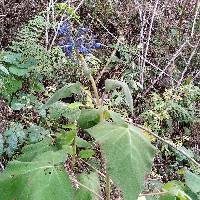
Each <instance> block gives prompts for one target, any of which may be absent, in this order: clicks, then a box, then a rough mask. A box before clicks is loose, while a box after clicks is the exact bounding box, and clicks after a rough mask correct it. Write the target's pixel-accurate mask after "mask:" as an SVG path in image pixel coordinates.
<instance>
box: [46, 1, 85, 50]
mask: <svg viewBox="0 0 200 200" xmlns="http://www.w3.org/2000/svg"><path fill="white" fill-rule="evenodd" d="M83 3H84V0H82V1H81V2H80V3H79V5H78V6H77V7H76V8H75V9H74V13H76V11H77V10H78V9H79V8H80V7H81V6H82V4H83ZM71 16H72V14H71V15H70V16H69V17H68V18H67V19H69V18H70V17H71ZM64 17H65V13H64V14H63V15H62V17H61V19H60V22H59V23H58V27H57V30H56V32H55V35H54V37H53V40H52V42H51V45H50V49H51V48H52V46H53V45H54V42H55V40H56V38H57V36H58V31H59V29H60V27H61V25H62V23H63V20H64Z"/></svg>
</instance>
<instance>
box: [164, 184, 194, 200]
mask: <svg viewBox="0 0 200 200" xmlns="http://www.w3.org/2000/svg"><path fill="white" fill-rule="evenodd" d="M184 188H185V186H184V184H183V183H182V182H180V181H171V182H168V183H166V184H165V185H164V186H163V190H165V191H167V192H169V194H170V195H172V196H176V197H178V199H180V200H192V199H191V198H190V197H189V196H188V195H187V194H186V193H185V191H184Z"/></svg>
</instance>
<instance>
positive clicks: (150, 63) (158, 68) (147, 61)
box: [138, 55, 178, 82]
mask: <svg viewBox="0 0 200 200" xmlns="http://www.w3.org/2000/svg"><path fill="white" fill-rule="evenodd" d="M138 56H139V58H140V59H141V60H144V57H142V56H140V55H138ZM145 62H146V63H148V64H149V65H151V66H152V67H154V68H155V69H157V70H159V71H161V72H163V69H161V68H160V67H158V66H156V65H155V64H153V63H152V62H150V61H149V60H147V59H145ZM164 75H166V76H168V77H169V78H170V79H171V80H173V81H175V82H178V81H177V80H175V79H174V78H173V77H171V76H170V75H169V74H168V73H166V72H164Z"/></svg>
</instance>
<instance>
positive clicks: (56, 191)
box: [0, 151, 73, 200]
mask: <svg viewBox="0 0 200 200" xmlns="http://www.w3.org/2000/svg"><path fill="white" fill-rule="evenodd" d="M65 158H66V155H65V153H64V152H63V151H58V152H52V151H48V152H45V153H43V154H41V155H38V156H37V157H35V159H34V160H33V161H32V162H21V161H12V162H10V163H9V165H8V167H7V168H6V170H5V171H4V172H3V173H2V174H0V193H1V196H0V199H1V200H6V199H8V200H11V199H16V200H35V199H38V200H47V199H53V200H60V199H69V200H71V199H73V189H72V186H71V183H70V179H69V177H68V175H67V174H66V172H65V170H64V168H63V166H59V164H60V163H61V162H63V161H64V159H65Z"/></svg>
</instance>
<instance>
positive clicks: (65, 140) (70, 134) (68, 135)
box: [56, 129, 77, 148]
mask: <svg viewBox="0 0 200 200" xmlns="http://www.w3.org/2000/svg"><path fill="white" fill-rule="evenodd" d="M76 132H77V130H76V129H75V130H70V131H63V132H61V133H60V134H59V135H58V136H57V138H56V145H57V146H58V147H59V148H62V146H63V145H71V144H72V142H73V140H74V138H75V136H76Z"/></svg>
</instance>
